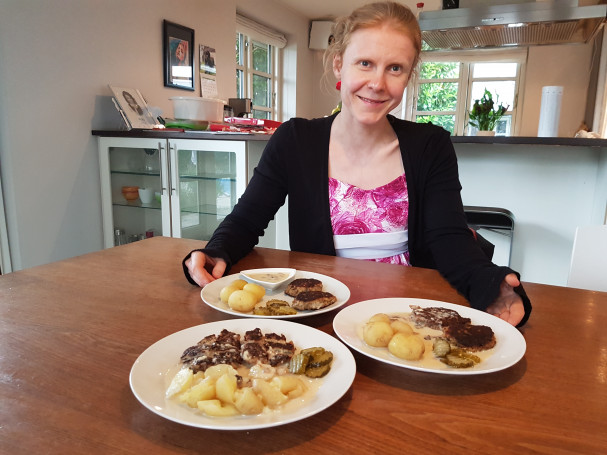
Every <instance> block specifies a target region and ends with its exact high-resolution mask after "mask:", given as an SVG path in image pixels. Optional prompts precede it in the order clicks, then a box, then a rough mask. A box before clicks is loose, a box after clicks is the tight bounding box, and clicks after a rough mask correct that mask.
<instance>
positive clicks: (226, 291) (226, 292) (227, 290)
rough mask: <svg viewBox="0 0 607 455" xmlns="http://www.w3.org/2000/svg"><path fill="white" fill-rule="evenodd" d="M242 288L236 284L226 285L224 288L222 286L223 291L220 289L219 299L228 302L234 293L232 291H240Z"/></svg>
mask: <svg viewBox="0 0 607 455" xmlns="http://www.w3.org/2000/svg"><path fill="white" fill-rule="evenodd" d="M239 290H240V289H239V288H237V287H236V286H232V285H231V284H230V285H228V286H225V287H223V288H221V291H219V299H220V300H221V301H222V302H223V303H228V300H229V298H230V296H231V295H232V293H233V292H234V291H239Z"/></svg>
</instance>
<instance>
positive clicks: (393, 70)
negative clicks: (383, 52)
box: [390, 65, 403, 73]
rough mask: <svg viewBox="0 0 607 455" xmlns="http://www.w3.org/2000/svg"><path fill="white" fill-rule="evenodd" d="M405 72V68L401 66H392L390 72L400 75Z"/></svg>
mask: <svg viewBox="0 0 607 455" xmlns="http://www.w3.org/2000/svg"><path fill="white" fill-rule="evenodd" d="M402 70H403V68H402V67H401V66H400V65H392V67H391V68H390V71H392V72H393V73H399V72H401V71H402Z"/></svg>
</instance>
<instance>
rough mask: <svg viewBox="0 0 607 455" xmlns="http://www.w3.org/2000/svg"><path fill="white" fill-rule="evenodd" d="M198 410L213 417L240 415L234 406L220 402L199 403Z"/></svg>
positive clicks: (207, 401) (205, 401)
mask: <svg viewBox="0 0 607 455" xmlns="http://www.w3.org/2000/svg"><path fill="white" fill-rule="evenodd" d="M198 409H200V410H201V411H202V412H204V413H205V414H206V415H209V416H212V417H230V416H235V415H238V414H239V412H238V409H236V407H235V406H234V405H233V404H222V403H221V401H219V400H203V401H199V402H198Z"/></svg>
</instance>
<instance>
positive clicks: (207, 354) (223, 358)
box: [181, 329, 242, 373]
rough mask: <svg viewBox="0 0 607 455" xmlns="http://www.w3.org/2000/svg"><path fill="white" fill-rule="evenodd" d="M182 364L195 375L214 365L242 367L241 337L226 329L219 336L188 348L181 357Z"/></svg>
mask: <svg viewBox="0 0 607 455" xmlns="http://www.w3.org/2000/svg"><path fill="white" fill-rule="evenodd" d="M181 362H182V363H183V364H184V365H186V366H188V367H189V368H190V369H191V370H192V371H193V372H194V373H197V372H198V371H205V370H206V369H207V368H209V367H210V366H213V365H219V364H227V365H232V366H235V365H240V364H241V363H242V357H241V355H240V335H239V334H237V333H234V332H230V331H228V330H226V329H223V330H222V331H221V333H220V334H219V335H209V336H207V337H205V338H203V339H202V340H200V341H199V342H198V343H197V344H196V345H195V346H191V347H189V348H187V349H186V350H185V351H184V352H183V354H182V355H181Z"/></svg>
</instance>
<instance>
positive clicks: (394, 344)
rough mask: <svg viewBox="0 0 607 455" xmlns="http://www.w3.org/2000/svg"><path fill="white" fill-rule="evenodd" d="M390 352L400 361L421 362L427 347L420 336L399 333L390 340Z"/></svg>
mask: <svg viewBox="0 0 607 455" xmlns="http://www.w3.org/2000/svg"><path fill="white" fill-rule="evenodd" d="M388 350H389V351H390V352H391V353H392V354H393V355H395V356H396V357H398V358H400V359H405V360H419V359H421V358H422V355H424V351H425V350H426V347H425V345H424V340H423V339H422V337H420V336H419V335H406V334H404V333H397V334H395V335H394V336H393V337H392V339H391V340H390V343H389V344H388Z"/></svg>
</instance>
